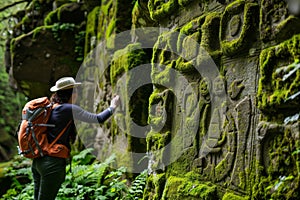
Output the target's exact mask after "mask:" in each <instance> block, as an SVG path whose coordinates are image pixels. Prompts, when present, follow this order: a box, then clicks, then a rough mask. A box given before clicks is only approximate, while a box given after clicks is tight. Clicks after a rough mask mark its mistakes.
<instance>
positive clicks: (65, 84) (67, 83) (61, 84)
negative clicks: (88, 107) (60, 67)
mask: <svg viewBox="0 0 300 200" xmlns="http://www.w3.org/2000/svg"><path fill="white" fill-rule="evenodd" d="M78 85H81V83H80V82H76V81H75V80H74V78H72V77H63V78H60V79H58V80H57V81H56V83H55V86H53V87H51V88H50V91H51V92H56V91H58V90H66V89H70V88H73V87H76V86H78Z"/></svg>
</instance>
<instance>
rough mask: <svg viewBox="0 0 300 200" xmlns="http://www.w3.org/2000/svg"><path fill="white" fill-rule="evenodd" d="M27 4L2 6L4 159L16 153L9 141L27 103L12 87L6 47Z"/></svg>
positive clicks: (5, 1) (0, 125)
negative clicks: (17, 14)
mask: <svg viewBox="0 0 300 200" xmlns="http://www.w3.org/2000/svg"><path fill="white" fill-rule="evenodd" d="M27 2H28V1H20V0H19V1H13V0H2V1H1V6H0V60H1V62H0V135H1V139H0V153H1V155H2V156H1V157H3V158H4V159H7V157H8V155H4V154H6V153H5V152H8V154H11V153H12V152H14V150H13V149H9V148H10V147H9V146H8V144H11V142H7V141H14V138H13V136H14V134H15V131H16V129H17V125H18V123H19V121H20V115H21V114H20V113H21V109H22V106H23V105H24V102H25V97H24V95H22V94H21V93H20V92H18V91H16V90H15V89H14V88H12V87H11V84H10V82H11V80H10V78H9V69H7V68H6V66H5V65H6V64H5V55H6V46H7V45H9V44H7V41H8V39H9V38H10V37H11V34H12V29H13V26H14V25H15V23H16V21H15V20H14V15H15V14H16V13H17V12H18V11H19V10H21V9H23V7H24V5H25V4H26V3H27ZM24 3H25V4H24ZM1 157H0V161H1ZM3 158H2V159H3Z"/></svg>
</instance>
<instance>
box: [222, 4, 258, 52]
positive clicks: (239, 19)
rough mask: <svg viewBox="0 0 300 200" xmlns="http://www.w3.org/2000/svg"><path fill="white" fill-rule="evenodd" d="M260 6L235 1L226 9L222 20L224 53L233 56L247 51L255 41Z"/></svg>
mask: <svg viewBox="0 0 300 200" xmlns="http://www.w3.org/2000/svg"><path fill="white" fill-rule="evenodd" d="M258 16H259V14H258V5H257V4H256V3H245V2H244V1H235V2H233V3H231V4H229V5H228V6H227V7H226V10H225V12H224V13H223V16H222V18H221V35H220V36H221V47H222V51H223V53H225V54H226V55H229V56H232V55H234V54H236V53H237V52H240V51H242V50H247V49H248V48H249V47H250V46H251V42H253V41H255V40H256V38H255V35H256V34H255V33H253V31H255V30H257V27H256V26H257V23H258V18H257V17H258Z"/></svg>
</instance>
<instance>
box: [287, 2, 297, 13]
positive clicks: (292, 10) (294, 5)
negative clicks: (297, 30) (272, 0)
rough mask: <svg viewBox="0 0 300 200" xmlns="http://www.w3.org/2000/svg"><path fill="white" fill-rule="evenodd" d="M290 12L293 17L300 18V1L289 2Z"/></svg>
mask: <svg viewBox="0 0 300 200" xmlns="http://www.w3.org/2000/svg"><path fill="white" fill-rule="evenodd" d="M287 3H288V10H289V12H290V13H291V14H292V15H295V16H300V0H287Z"/></svg>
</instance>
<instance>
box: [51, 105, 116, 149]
mask: <svg viewBox="0 0 300 200" xmlns="http://www.w3.org/2000/svg"><path fill="white" fill-rule="evenodd" d="M111 114H112V113H111V111H110V110H109V109H106V110H104V111H102V112H101V113H98V114H94V113H90V112H88V111H86V110H84V109H82V108H81V107H79V106H77V105H74V104H69V103H64V104H61V105H58V106H56V107H55V108H54V109H53V110H52V113H51V116H50V119H49V121H48V124H54V125H55V127H49V128H48V141H49V142H50V143H51V142H52V141H53V140H54V139H55V137H56V136H57V135H58V134H59V133H60V132H61V131H62V130H63V129H64V128H65V127H66V126H67V125H68V123H69V122H70V121H71V124H70V125H69V127H68V128H67V130H66V131H65V133H64V134H63V135H62V136H61V137H60V139H59V140H58V142H57V143H59V144H64V145H66V146H67V147H68V148H70V144H69V143H70V137H71V138H75V136H76V127H75V124H74V119H76V120H80V121H83V122H87V123H103V122H104V121H106V120H107V119H108V118H109V117H110V116H111Z"/></svg>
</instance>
